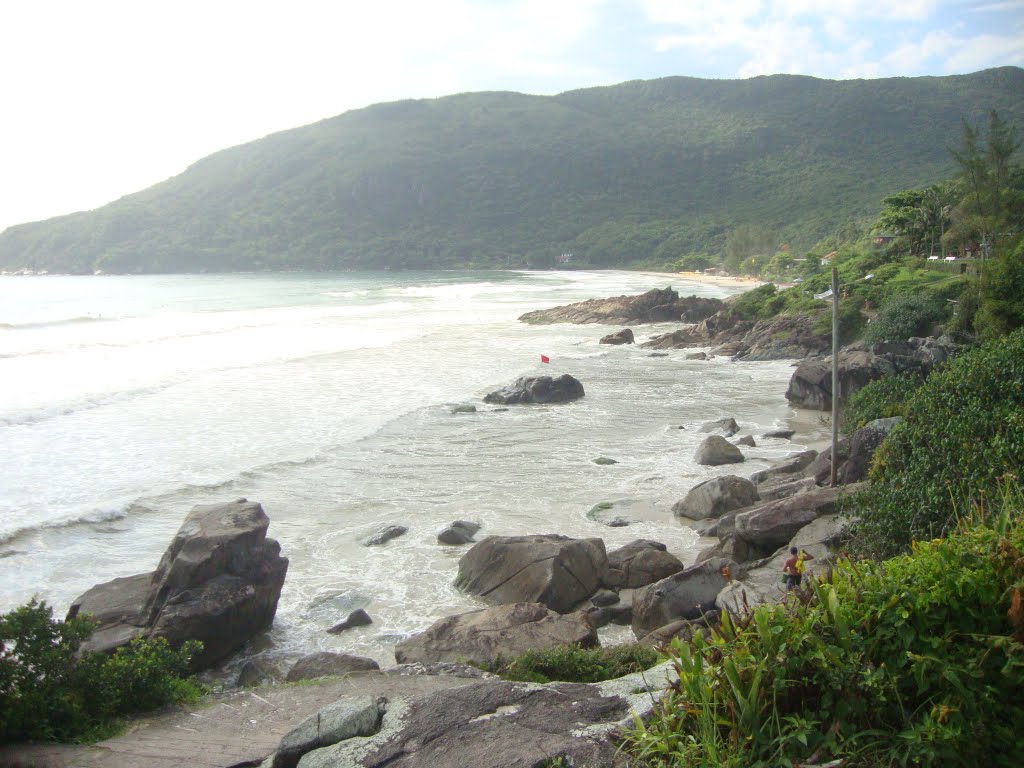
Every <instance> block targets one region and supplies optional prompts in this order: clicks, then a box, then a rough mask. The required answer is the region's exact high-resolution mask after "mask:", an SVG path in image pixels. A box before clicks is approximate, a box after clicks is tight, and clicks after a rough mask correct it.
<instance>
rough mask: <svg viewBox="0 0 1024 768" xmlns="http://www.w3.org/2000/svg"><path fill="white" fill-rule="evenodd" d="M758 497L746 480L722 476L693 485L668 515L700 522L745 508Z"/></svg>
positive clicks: (733, 476)
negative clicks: (671, 514)
mask: <svg viewBox="0 0 1024 768" xmlns="http://www.w3.org/2000/svg"><path fill="white" fill-rule="evenodd" d="M759 498H760V497H759V496H758V494H757V488H755V487H754V484H753V483H752V482H750V481H749V480H747V479H745V478H742V477H738V476H737V475H723V476H722V477H713V478H711V479H710V480H705V481H704V482H703V483H698V484H697V485H695V486H694V487H693V488H691V489H690V491H689V493H687V494H686V497H685V498H683V499H681V500H680V501H677V502H676V503H675V504H674V505H673V506H672V512H673V513H674V514H675V515H676V516H677V517H687V518H689V519H691V520H704V519H705V518H708V517H718V516H720V515H723V514H725V513H726V512H731V511H732V510H734V509H740V508H741V507H749V506H750V505H751V504H754V503H755V502H757V501H758V499H759Z"/></svg>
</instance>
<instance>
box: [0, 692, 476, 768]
mask: <svg viewBox="0 0 1024 768" xmlns="http://www.w3.org/2000/svg"><path fill="white" fill-rule="evenodd" d="M475 682H478V681H477V680H472V679H468V678H464V677H455V676H453V675H410V676H405V675H403V676H398V675H390V674H384V673H381V672H370V673H365V674H357V675H352V676H350V677H347V678H344V679H337V678H335V679H332V680H331V681H330V682H325V683H319V684H317V683H307V684H304V685H297V686H291V685H289V686H278V687H269V688H258V689H247V690H245V691H234V692H232V693H225V694H215V695H211V696H208V697H206V698H205V699H204V704H205V706H200V707H189V708H188V709H187V710H175V711H173V712H166V713H162V714H158V715H153V716H150V717H141V718H137V719H134V720H133V721H132V728H131V730H130V731H128V732H127V733H124V734H122V735H120V736H118V737H116V738H113V739H108V740H107V741H101V742H99V743H98V744H95V745H92V746H76V745H66V744H40V745H26V744H11V745H6V746H2V747H0V766H4V768H30V767H31V768H186V767H188V768H228V766H236V765H239V764H247V763H251V764H258V763H259V762H260V761H262V760H263V759H265V758H266V757H268V756H269V755H271V754H272V753H273V752H274V750H276V749H277V747H278V744H279V743H280V741H281V739H282V738H283V737H284V736H285V735H286V734H287V733H289V732H290V731H292V730H293V729H294V728H295V727H296V726H297V725H299V724H300V723H301V722H302V721H303V720H305V719H306V718H307V717H309V716H310V715H312V714H314V713H315V712H317V711H319V710H320V709H321V708H322V707H325V706H327V705H328V704H331V703H333V702H335V701H337V700H338V699H339V698H341V697H343V696H374V697H378V696H385V697H389V698H390V697H415V696H422V695H426V694H429V693H433V692H435V691H439V690H444V689H448V688H458V687H460V686H464V685H468V684H471V683H475Z"/></svg>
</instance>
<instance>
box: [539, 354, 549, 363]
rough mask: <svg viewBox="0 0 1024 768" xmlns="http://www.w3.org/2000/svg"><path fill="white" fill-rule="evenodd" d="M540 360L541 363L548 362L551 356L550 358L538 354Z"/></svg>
mask: <svg viewBox="0 0 1024 768" xmlns="http://www.w3.org/2000/svg"><path fill="white" fill-rule="evenodd" d="M540 361H541V362H542V363H550V362H551V358H550V357H548V356H547V355H541V356H540Z"/></svg>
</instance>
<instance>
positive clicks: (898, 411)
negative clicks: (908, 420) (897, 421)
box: [843, 371, 924, 434]
mask: <svg viewBox="0 0 1024 768" xmlns="http://www.w3.org/2000/svg"><path fill="white" fill-rule="evenodd" d="M923 383H924V378H923V377H922V376H921V375H920V374H918V373H914V372H912V371H911V372H908V373H903V374H899V375H896V376H885V377H884V378H881V379H875V380H874V381H872V382H870V383H868V384H867V385H865V386H863V387H861V388H860V389H858V390H857V391H856V392H854V393H853V394H852V395H850V398H849V400H847V401H846V404H845V405H844V406H843V430H844V431H845V432H846V433H847V434H851V433H853V432H855V431H857V430H858V429H860V428H861V427H863V426H864V425H865V424H867V423H868V422H869V421H874V420H875V419H887V418H890V417H892V416H904V415H906V413H907V404H908V403H909V402H910V397H911V395H913V394H914V392H916V391H917V389H918V387H920V386H921V385H922V384H923Z"/></svg>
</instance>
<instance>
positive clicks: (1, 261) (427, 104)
mask: <svg viewBox="0 0 1024 768" xmlns="http://www.w3.org/2000/svg"><path fill="white" fill-rule="evenodd" d="M990 109H997V110H999V111H1000V113H1002V114H1003V115H1004V116H1005V117H1006V118H1007V119H1009V120H1011V121H1013V122H1016V123H1017V124H1024V70H1021V69H1018V68H1012V67H1007V68H1001V69H993V70H986V71H984V72H979V73H976V74H972V75H964V76H951V77H937V78H933V77H921V78H892V79H883V80H847V81H830V80H819V79H815V78H810V77H799V76H789V75H774V76H770V77H757V78H752V79H749V80H698V79H693V78H684V77H672V78H664V79H660V80H651V81H634V82H628V83H623V84H621V85H616V86H611V87H604V88H588V89H585V90H578V91H570V92H567V93H563V94H560V95H557V96H527V95H523V94H518V93H469V94H461V95H457V96H449V97H445V98H441V99H433V100H421V101H402V102H395V103H389V104H378V105H375V106H371V107H368V108H366V109H361V110H355V111H352V112H346V113H345V114H342V115H339V116H338V117H334V118H331V119H328V120H323V121H321V122H319V123H315V124H313V125H309V126H305V127H302V128H296V129H294V130H291V131H286V132H283V133H278V134H274V135H272V136H269V137H267V138H265V139H261V140H259V141H254V142H252V143H249V144H245V145H242V146H238V147H233V148H231V149H227V150H224V151H222V152H218V153H216V154H214V155H211V156H209V157H206V158H204V159H202V160H200V161H198V162H197V163H195V164H194V165H193V166H192V167H190V168H189V169H188V170H186V171H185V172H184V173H182V174H181V175H179V176H176V177H174V178H172V179H169V180H168V181H165V182H163V183H161V184H158V185H156V186H154V187H151V188H149V189H146V190H143V191H142V192H138V193H136V194H133V195H129V196H127V197H124V198H122V199H120V200H118V201H116V202H114V203H111V204H110V205H107V206H104V207H103V208H100V209H98V210H96V211H92V212H88V213H77V214H72V215H69V216H63V217H59V218H55V219H50V220H48V221H43V222H36V223H32V224H24V225H20V226H16V227H11V228H9V229H7V230H6V231H5V232H4V233H2V234H0V267H2V268H5V269H18V268H22V267H28V268H36V269H42V268H46V269H50V270H61V271H75V272H78V271H84V272H92V271H93V270H95V269H102V270H105V271H118V272H135V271H197V270H210V271H213V270H235V269H253V268H274V269H279V268H328V269H334V268H338V269H344V268H349V267H364V268H366V267H383V266H392V267H435V266H452V265H487V266H493V265H498V266H503V265H510V266H520V265H524V264H527V263H529V264H533V265H543V264H546V263H551V261H552V260H553V259H554V257H555V256H556V255H557V254H560V253H563V252H572V253H574V254H575V259H576V261H577V262H580V263H584V264H590V265H595V266H603V265H622V264H627V263H629V262H632V261H635V260H638V259H643V258H657V259H661V260H663V261H665V262H668V261H671V260H673V259H676V258H679V257H680V256H682V255H685V254H688V253H698V252H708V253H712V254H714V253H719V252H721V250H722V248H723V246H724V242H725V238H726V236H727V234H728V233H729V231H730V230H731V229H732V228H734V227H736V226H738V225H742V224H754V225H757V226H759V227H763V228H765V229H768V230H769V231H771V232H772V233H773V235H774V236H776V237H777V239H778V241H779V242H780V243H781V242H789V243H791V244H793V245H794V247H796V248H799V247H801V246H807V245H810V244H811V243H813V242H815V241H817V240H818V239H820V238H821V237H822V236H824V235H827V234H829V233H831V232H834V231H835V230H836V229H837V228H840V227H842V226H843V225H844V224H845V223H847V222H848V221H850V220H851V219H854V220H856V219H862V218H864V217H868V218H871V217H874V216H875V215H876V214H877V213H878V210H879V205H880V200H881V198H882V197H883V196H885V195H887V194H890V193H892V192H895V191H897V190H900V189H905V188H909V187H915V186H921V185H925V184H929V183H931V182H934V181H937V180H939V179H942V178H946V177H948V176H950V175H952V173H953V171H954V168H953V164H952V161H951V159H950V157H949V154H948V152H947V146H949V145H951V144H955V143H956V142H957V141H958V140H959V137H960V121H961V118H962V117H965V118H967V119H968V120H970V121H982V120H985V119H987V114H988V110H990Z"/></svg>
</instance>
